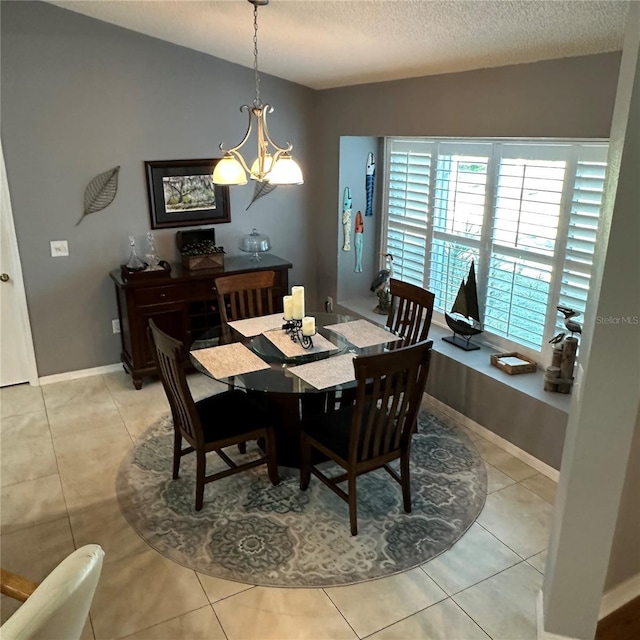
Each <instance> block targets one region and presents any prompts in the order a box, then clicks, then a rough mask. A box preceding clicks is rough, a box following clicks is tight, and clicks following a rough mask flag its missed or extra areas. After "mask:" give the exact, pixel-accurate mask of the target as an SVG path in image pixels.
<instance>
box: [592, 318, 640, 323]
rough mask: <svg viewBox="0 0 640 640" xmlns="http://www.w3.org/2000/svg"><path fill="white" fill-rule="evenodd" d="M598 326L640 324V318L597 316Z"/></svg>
mask: <svg viewBox="0 0 640 640" xmlns="http://www.w3.org/2000/svg"><path fill="white" fill-rule="evenodd" d="M596 324H640V316H596Z"/></svg>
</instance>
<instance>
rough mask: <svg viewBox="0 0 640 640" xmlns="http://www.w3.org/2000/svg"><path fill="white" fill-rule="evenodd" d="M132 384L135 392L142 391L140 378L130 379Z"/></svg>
mask: <svg viewBox="0 0 640 640" xmlns="http://www.w3.org/2000/svg"><path fill="white" fill-rule="evenodd" d="M131 381H132V382H133V386H134V387H135V388H136V391H140V389H142V378H133V377H132V378H131Z"/></svg>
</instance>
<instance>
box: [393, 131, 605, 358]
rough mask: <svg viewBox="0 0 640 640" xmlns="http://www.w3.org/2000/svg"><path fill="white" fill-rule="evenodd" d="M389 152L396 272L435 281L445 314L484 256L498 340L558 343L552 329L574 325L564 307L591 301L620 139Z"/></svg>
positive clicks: (481, 292) (480, 272)
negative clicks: (611, 153) (610, 169)
mask: <svg viewBox="0 0 640 640" xmlns="http://www.w3.org/2000/svg"><path fill="white" fill-rule="evenodd" d="M387 148H388V155H387V157H388V162H389V164H388V183H387V184H388V215H387V221H386V222H387V228H386V235H385V237H384V241H383V248H384V249H385V250H386V251H388V252H390V253H392V254H393V256H394V258H395V260H394V276H395V277H396V278H399V279H401V280H405V281H407V282H411V283H413V284H416V285H419V286H425V287H426V288H428V289H429V290H430V291H432V292H433V293H434V294H435V296H436V301H435V311H436V312H440V313H444V312H448V311H450V309H451V307H452V305H453V302H454V300H455V297H456V295H457V292H458V288H459V287H460V283H461V282H462V281H463V280H464V279H466V277H467V274H468V271H469V266H470V263H471V261H472V260H473V261H474V262H475V264H476V274H477V278H478V296H479V303H480V309H481V315H482V318H481V320H482V322H483V326H484V332H485V336H486V338H487V339H489V340H494V341H495V342H497V343H500V341H501V340H505V341H506V344H512V343H515V345H518V346H519V345H522V346H523V347H525V348H526V349H529V350H531V352H532V353H533V352H535V353H538V354H539V353H541V352H542V351H543V350H545V349H547V350H548V349H550V347H548V344H547V343H548V340H549V339H550V338H551V337H552V335H554V334H551V333H550V332H551V331H553V330H554V328H556V329H557V331H566V329H565V328H564V324H563V317H562V316H561V314H559V313H558V311H557V310H556V306H557V305H559V304H560V305H563V306H567V307H571V308H572V309H575V310H577V311H579V312H580V313H584V310H585V307H586V302H587V296H588V293H589V286H590V283H591V277H592V271H593V259H594V253H595V243H596V236H597V232H598V219H599V216H600V207H601V204H602V194H603V190H604V180H605V172H606V157H607V151H608V145H607V144H606V143H604V142H594V143H582V142H573V141H553V142H552V141H544V142H527V141H517V140H513V141H510V140H500V141H495V140H492V141H485V140H481V141H477V140H473V141H467V140H444V139H430V140H427V139H415V140H414V139H406V138H403V139H392V140H390V141H389V144H388V147H387ZM547 334H550V335H547ZM526 349H525V351H526Z"/></svg>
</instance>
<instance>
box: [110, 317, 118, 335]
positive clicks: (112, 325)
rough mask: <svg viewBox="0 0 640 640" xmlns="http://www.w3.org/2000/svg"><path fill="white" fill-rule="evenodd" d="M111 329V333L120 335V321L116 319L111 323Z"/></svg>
mask: <svg viewBox="0 0 640 640" xmlns="http://www.w3.org/2000/svg"><path fill="white" fill-rule="evenodd" d="M111 328H112V329H113V333H120V320H118V319H117V318H116V319H115V320H112V321H111Z"/></svg>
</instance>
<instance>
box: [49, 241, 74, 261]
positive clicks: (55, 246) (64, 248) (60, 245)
mask: <svg viewBox="0 0 640 640" xmlns="http://www.w3.org/2000/svg"><path fill="white" fill-rule="evenodd" d="M49 245H50V246H51V257H52V258H60V257H61V256H68V255H69V244H68V242H67V241H66V240H51V242H49Z"/></svg>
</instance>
